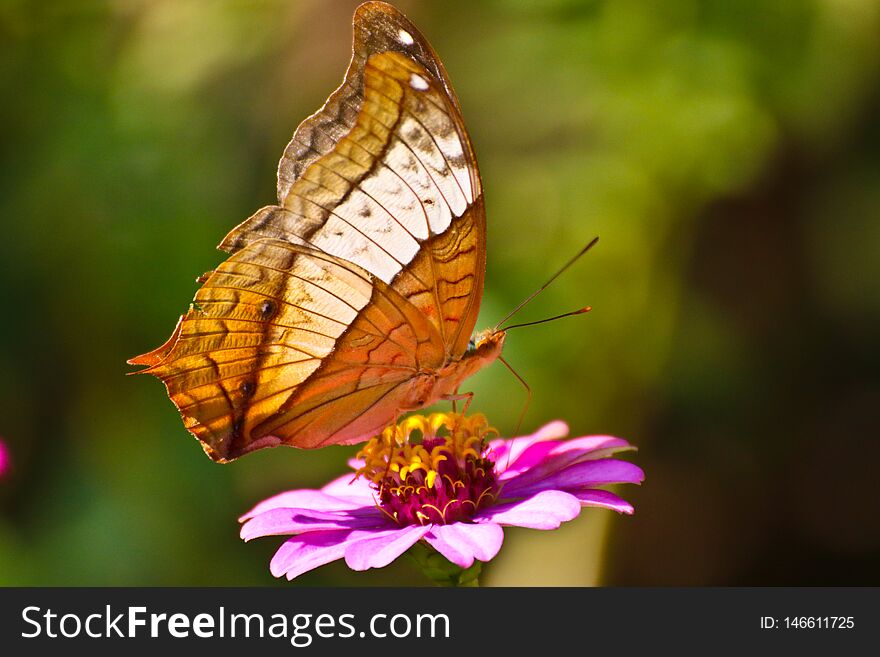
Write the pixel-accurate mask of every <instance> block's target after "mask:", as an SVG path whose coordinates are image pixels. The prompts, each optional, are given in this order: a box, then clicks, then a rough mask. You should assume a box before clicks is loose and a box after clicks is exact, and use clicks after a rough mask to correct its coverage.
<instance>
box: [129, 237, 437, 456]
mask: <svg viewBox="0 0 880 657" xmlns="http://www.w3.org/2000/svg"><path fill="white" fill-rule="evenodd" d="M442 359H443V345H442V343H441V342H440V341H439V335H438V333H437V331H436V330H435V329H434V327H433V326H432V325H431V324H430V323H429V322H428V320H427V319H426V318H425V317H424V316H423V315H422V314H421V313H419V312H418V310H417V309H416V308H415V307H414V306H412V304H410V303H408V302H407V301H406V300H405V299H403V298H402V297H401V296H400V294H399V293H397V292H395V291H394V290H393V289H391V288H390V287H388V286H387V285H386V284H385V283H383V282H382V281H380V280H376V279H375V277H374V276H372V275H371V274H369V272H367V271H365V270H364V269H363V268H361V267H358V266H357V265H353V264H351V263H348V262H346V261H344V260H341V259H339V258H335V257H333V256H330V255H328V254H325V253H321V252H319V251H315V250H314V249H311V248H308V247H303V246H298V245H294V244H290V243H288V242H284V241H280V240H271V239H264V240H258V241H256V242H253V243H251V244H249V245H248V246H247V247H245V248H243V249H241V250H239V251H238V252H236V253H235V254H234V255H232V256H231V257H230V258H229V259H228V260H226V262H224V263H223V264H221V265H220V266H219V267H218V268H217V270H216V271H214V272H212V273H211V274H210V275H209V276H208V277H207V280H206V281H205V283H204V285H203V286H202V287H201V288H200V289H199V291H198V293H197V294H196V297H195V300H194V302H193V305H192V307H191V308H190V310H189V312H187V314H186V315H184V316H183V317H182V318H181V319H180V321H179V322H178V325H177V328H176V329H175V331H174V334H173V335H172V336H171V338H170V339H169V341H168V342H167V343H166V344H165V345H163V346H161V347H159V348H158V349H156V350H155V351H152V352H150V353H148V354H144V355H143V356H140V357H138V358H136V359H133V360H132V361H130V362H132V364H136V365H147V366H148V367H147V369H145V370H143V372H146V373H149V374H154V375H155V376H157V377H159V378H160V379H162V380H163V381H164V383H165V385H166V387H167V389H168V394H169V396H170V397H171V399H172V401H173V402H174V403H175V405H176V406H177V407H178V409H179V410H180V412H181V415H182V417H183V420H184V424H185V425H186V426H187V428H188V429H189V430H190V431H191V432H192V433H193V434H195V436H196V437H197V438H198V439H199V440H200V441H201V442H202V444H203V445H204V447H205V451H206V452H207V453H208V455H209V456H211V458H213V459H214V460H218V461H227V460H231V459H234V458H236V457H238V456H241V455H242V454H244V453H246V452H249V451H253V450H254V449H258V448H260V447H269V446H274V445H277V444H281V443H285V444H291V445H295V446H298V447H318V446H320V445H322V444H324V443H345V442H351V441H357V440H358V439H362V437H363V436H364V435H370V434H369V432H371V431H373V432H375V431H379V430H381V429H382V428H383V427H384V426H385V425H386V424H387V423H388V422H389V421H390V420H393V419H394V413H395V412H397V410H398V409H397V408H393V407H394V406H395V405H396V404H398V403H399V402H400V400H401V399H402V398H403V397H405V394H404V393H405V392H406V391H407V389H408V388H407V384H408V383H409V382H410V381H411V380H412V379H413V376H414V375H415V374H416V373H417V372H418V371H419V370H420V369H422V368H430V367H436V366H438V365H439V364H440V363H441V362H442ZM383 400H387V401H386V402H384V403H383ZM389 418H390V420H389Z"/></svg>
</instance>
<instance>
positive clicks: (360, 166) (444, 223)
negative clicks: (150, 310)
mask: <svg viewBox="0 0 880 657" xmlns="http://www.w3.org/2000/svg"><path fill="white" fill-rule="evenodd" d="M352 51H353V54H352V60H351V64H350V65H349V68H348V71H347V73H346V76H345V79H344V81H343V83H342V85H341V86H340V87H339V88H338V89H337V90H336V91H335V92H333V94H332V95H331V96H330V98H329V99H328V100H327V102H326V103H325V105H324V106H323V107H322V108H321V110H319V111H318V112H317V113H316V114H314V115H313V116H311V117H309V118H308V119H306V120H305V121H304V122H303V123H302V124H301V125H300V126H299V127H298V128H297V130H296V131H295V133H294V135H293V138H292V139H291V141H290V143H289V144H288V146H287V148H286V149H285V152H284V156H283V157H282V159H281V162H280V164H279V167H278V201H279V203H278V205H277V206H270V207H266V208H263V209H261V210H260V211H258V212H257V213H256V214H255V215H254V216H252V217H251V218H250V219H248V220H247V221H245V222H244V223H242V224H241V225H239V226H238V227H237V228H235V229H234V230H233V231H232V232H231V233H230V234H229V235H228V236H227V237H226V238H225V239H224V240H223V242H222V243H221V245H220V248H221V249H224V250H227V251H231V252H235V251H236V250H237V249H239V248H241V247H242V246H244V245H246V244H248V243H249V242H251V241H253V240H255V239H260V238H263V237H273V238H277V239H282V240H289V241H294V242H298V241H302V242H304V243H307V244H309V245H311V246H313V247H315V248H317V249H320V250H322V251H326V252H327V253H331V254H333V255H335V256H338V257H341V258H344V259H346V260H349V261H351V262H354V263H356V264H358V265H360V266H362V267H363V268H364V269H366V270H367V271H369V272H371V273H373V274H374V275H376V276H377V277H378V278H380V279H381V280H383V281H384V282H386V283H388V284H390V285H391V286H392V287H393V288H394V289H396V290H398V291H399V292H400V293H401V294H402V295H403V296H404V297H405V298H407V299H408V300H409V301H410V302H411V303H413V304H414V305H415V306H416V307H417V308H419V309H420V310H421V311H422V312H423V313H424V314H425V315H426V316H427V317H428V318H429V319H430V320H431V321H432V323H433V324H434V325H435V326H436V327H437V329H438V331H439V332H440V334H441V337H442V339H443V342H444V344H445V349H446V354H447V356H448V357H449V358H458V357H460V356H461V354H463V353H464V351H465V349H466V347H467V343H468V340H469V338H470V336H471V333H472V332H473V329H474V325H475V323H476V319H477V317H476V316H477V312H478V310H479V306H480V299H481V296H482V289H483V278H484V274H485V267H486V220H485V210H484V206H483V193H482V185H481V183H480V176H479V170H478V168H477V163H476V157H475V155H474V151H473V147H472V145H471V143H470V140H469V139H468V136H467V132H466V130H465V128H464V122H463V120H462V116H461V110H460V107H459V102H458V99H457V97H456V95H455V92H454V91H453V89H452V86H451V84H450V82H449V78H448V76H447V74H446V71H445V69H444V68H443V65H442V63H441V62H440V60H439V58H438V57H437V55H436V53H435V52H434V50H433V49H432V48H431V46H430V45H429V44H428V42H427V40H426V39H425V38H424V37H423V36H422V35H421V33H420V32H419V31H418V30H417V29H416V27H415V26H414V25H413V24H412V23H411V22H410V21H409V20H408V19H407V18H406V17H405V16H403V14H401V13H400V12H399V11H397V10H396V9H395V8H393V7H391V6H390V5H387V4H385V3H381V2H367V3H365V4H363V5H361V6H360V7H359V8H358V9H357V11H356V13H355V17H354V42H353V48H352Z"/></svg>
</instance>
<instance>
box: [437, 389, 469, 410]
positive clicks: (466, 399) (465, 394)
mask: <svg viewBox="0 0 880 657" xmlns="http://www.w3.org/2000/svg"><path fill="white" fill-rule="evenodd" d="M473 398H474V393H472V392H463V393H460V394H459V393H455V394H454V395H444V396H443V397H441V399H443V400H445V401H451V402H452V412H453V413H455V412H456V404H455V402H457V401H462V400H464V408H463V409H461V414H462V415H464V414H465V413H467V409H468V407H470V405H471V400H472V399H473Z"/></svg>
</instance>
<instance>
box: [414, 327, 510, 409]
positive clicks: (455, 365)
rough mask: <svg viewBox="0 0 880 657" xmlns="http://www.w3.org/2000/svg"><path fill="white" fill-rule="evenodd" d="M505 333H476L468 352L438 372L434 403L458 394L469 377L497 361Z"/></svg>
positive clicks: (490, 331)
mask: <svg viewBox="0 0 880 657" xmlns="http://www.w3.org/2000/svg"><path fill="white" fill-rule="evenodd" d="M505 335H506V334H505V332H504V331H496V330H494V329H486V330H485V331H480V332H479V333H475V334H474V335H473V337H472V338H471V340H470V342H469V344H468V348H467V351H465V352H464V354H463V355H462V356H461V358H460V359H458V360H453V361H451V362H449V363H447V364H446V365H445V366H444V367H442V368H441V369H439V370H437V373H436V383H435V385H434V388H433V390H432V391H431V398H432V399H433V400H434V401H437V400H439V399H443V398H444V397H448V396H450V395H454V394H456V392H457V391H458V388H459V386H460V385H461V384H462V382H463V381H464V380H465V379H467V378H468V377H470V376H472V375H474V374H476V373H477V372H478V371H480V370H481V369H483V368H484V367H486V366H487V365H489V364H490V363H492V362H493V361H495V360H496V359H497V358H498V357H499V356H500V355H501V349H502V347H503V346H504V338H505Z"/></svg>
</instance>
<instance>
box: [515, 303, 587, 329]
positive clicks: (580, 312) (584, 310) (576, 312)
mask: <svg viewBox="0 0 880 657" xmlns="http://www.w3.org/2000/svg"><path fill="white" fill-rule="evenodd" d="M592 309H593V308H592V306H584V307H583V308H578V309H577V310H572V311H571V312H570V313H562V314H561V315H556V316H555V317H548V318H547V319H539V320H538V321H536V322H525V323H523V324H514V325H513V326H508V327H507V328H506V329H504V330H505V331H509V330H510V329H515V328H522V327H523V326H534V325H535V324H546V323H547V322H552V321H554V320H556V319H562V318H563V317H573V316H574V315H583V314H584V313H588V312H590V311H591V310H592Z"/></svg>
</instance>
